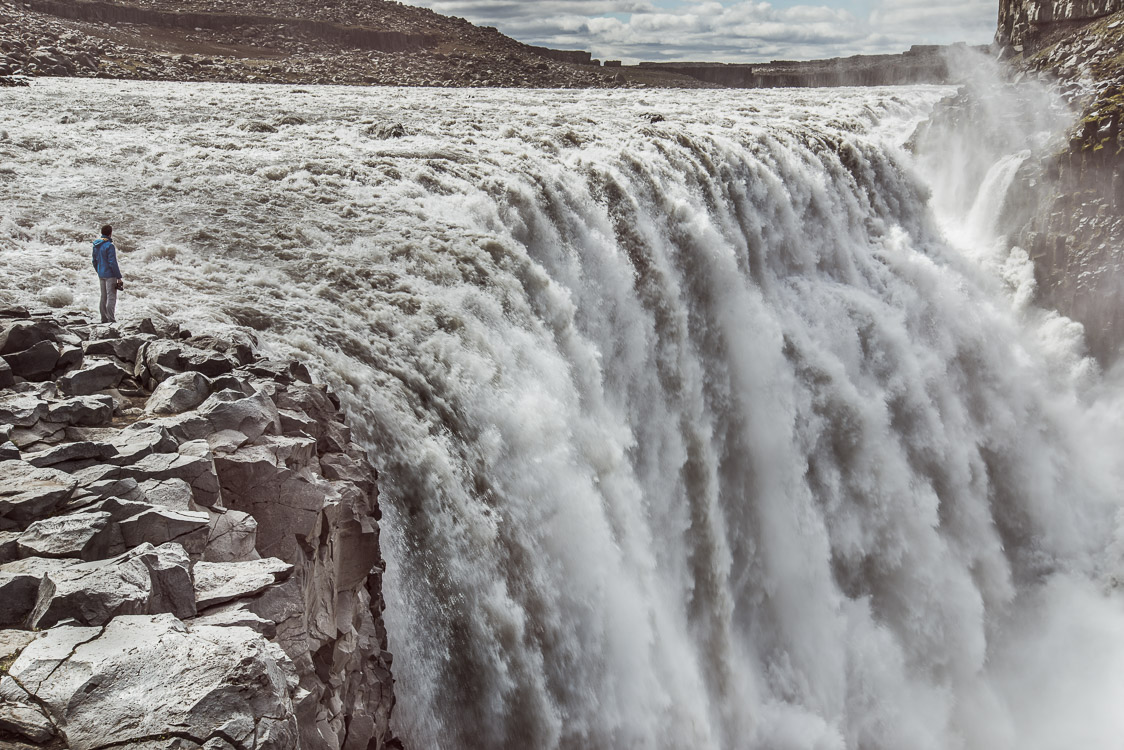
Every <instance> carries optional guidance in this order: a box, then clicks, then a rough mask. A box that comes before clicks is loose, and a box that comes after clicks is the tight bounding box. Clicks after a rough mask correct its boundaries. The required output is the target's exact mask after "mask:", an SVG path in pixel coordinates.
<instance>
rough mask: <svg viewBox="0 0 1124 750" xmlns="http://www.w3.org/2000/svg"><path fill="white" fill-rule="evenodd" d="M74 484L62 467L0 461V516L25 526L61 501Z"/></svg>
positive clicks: (41, 516) (65, 498) (46, 513)
mask: <svg viewBox="0 0 1124 750" xmlns="http://www.w3.org/2000/svg"><path fill="white" fill-rule="evenodd" d="M77 486H78V481H77V480H76V479H74V478H73V477H71V476H70V475H69V474H64V473H63V472H61V471H55V470H54V469H40V468H37V467H35V466H32V465H31V464H29V463H27V462H26V461H0V519H7V520H9V521H11V522H13V523H15V524H16V525H17V526H18V527H19V528H21V529H26V528H27V527H28V525H29V524H31V523H33V522H34V521H36V520H38V519H40V518H43V517H44V516H47V515H49V514H50V513H51V512H52V511H53V510H54V509H55V508H57V507H58V506H59V505H61V504H62V503H64V502H65V501H66V500H67V499H68V498H69V497H70V496H71V494H72V493H73V492H74V489H75V487H77Z"/></svg>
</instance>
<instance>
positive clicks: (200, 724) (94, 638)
mask: <svg viewBox="0 0 1124 750" xmlns="http://www.w3.org/2000/svg"><path fill="white" fill-rule="evenodd" d="M10 675H11V677H12V678H14V680H16V681H18V682H19V684H20V685H22V686H23V687H24V688H25V689H26V690H27V691H29V692H30V693H31V695H32V696H34V702H35V703H37V704H38V705H40V706H42V707H43V708H44V709H45V710H46V712H47V713H49V714H50V718H51V719H52V720H53V721H54V722H55V724H56V725H57V726H58V728H59V730H60V732H62V733H64V734H65V735H66V738H67V741H68V744H69V746H70V748H72V750H93V749H94V748H100V747H106V746H110V745H113V746H118V745H127V744H128V745H129V746H130V747H137V746H139V745H133V744H129V743H130V741H133V742H138V743H143V742H148V741H150V740H151V739H152V738H154V737H160V736H161V735H167V734H169V733H171V732H173V731H174V733H175V734H176V735H177V736H178V737H180V738H184V739H187V740H190V741H191V742H192V743H195V744H196V745H200V746H202V745H206V746H207V747H208V748H217V747H222V746H223V745H221V744H208V742H210V741H212V740H221V741H223V742H225V741H226V740H225V739H223V738H229V739H230V740H233V741H234V743H235V746H237V747H242V748H251V747H252V748H255V749H256V750H291V749H292V748H295V747H297V744H298V738H297V722H296V718H295V716H294V710H293V703H292V699H291V697H290V695H291V692H290V691H292V690H294V689H295V688H296V677H295V674H294V672H293V668H292V664H291V662H290V661H289V660H288V658H287V657H286V656H285V654H284V652H282V651H281V649H280V648H279V647H278V646H277V645H275V644H272V643H270V642H268V641H267V640H265V639H264V638H263V637H262V636H261V635H260V634H258V633H256V632H254V631H253V630H251V629H249V628H245V627H217V626H208V625H202V626H197V627H195V628H193V629H192V630H190V631H189V630H188V629H187V628H186V627H185V626H184V624H183V623H182V622H181V621H180V620H178V619H176V618H175V617H173V616H171V615H167V614H165V615H157V616H122V617H118V618H116V619H115V620H113V622H111V623H109V624H108V625H107V626H106V627H105V628H81V627H69V628H55V629H53V630H50V631H48V632H46V633H44V634H43V635H41V636H40V637H39V638H38V639H37V640H36V641H35V642H33V643H32V644H31V645H29V646H28V647H27V648H25V649H24V651H23V653H22V654H20V657H19V658H18V659H17V660H16V661H15V663H14V664H13V665H12V667H11V669H10ZM91 685H94V686H97V689H96V690H90V689H88V688H89V686H91ZM163 742H164V744H161V745H159V747H161V748H166V747H170V746H171V745H170V744H168V743H169V742H170V740H164V741H163Z"/></svg>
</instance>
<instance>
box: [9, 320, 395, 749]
mask: <svg viewBox="0 0 1124 750" xmlns="http://www.w3.org/2000/svg"><path fill="white" fill-rule="evenodd" d="M0 314H3V315H5V316H7V317H0V348H2V349H4V353H5V354H11V355H20V354H21V353H23V352H27V351H29V350H32V349H34V348H35V347H40V348H44V347H45V346H50V347H59V348H61V347H64V346H71V347H75V348H77V349H78V351H79V352H80V356H78V357H71V358H70V359H68V360H67V361H66V362H64V363H63V364H61V365H60V364H59V363H58V360H57V359H56V361H55V362H54V363H52V364H51V365H50V366H49V367H48V368H47V369H45V370H41V369H32V370H30V371H23V373H22V374H21V373H20V372H16V373H14V374H13V375H12V379H11V382H10V383H9V384H8V386H7V387H5V388H4V389H3V390H2V391H0V432H3V434H4V435H5V436H7V437H8V438H9V439H10V442H9V443H8V444H9V445H10V446H11V447H10V452H11V455H10V456H7V457H5V458H4V459H2V460H0V746H9V745H10V746H12V747H39V748H62V747H72V748H95V747H106V746H124V745H128V746H130V747H148V746H150V745H151V746H152V747H170V746H172V745H169V744H168V743H169V742H171V743H174V745H175V746H176V747H181V748H203V747H206V748H218V747H223V748H278V749H281V748H301V747H303V748H343V747H349V748H350V747H358V748H381V747H388V746H389V747H394V746H397V741H396V740H394V739H393V738H392V736H391V734H390V730H389V722H390V712H391V709H392V707H393V704H394V697H393V689H392V685H393V681H392V678H391V675H390V664H391V656H390V654H389V653H388V652H387V651H386V631H385V629H384V627H383V624H382V616H381V613H382V609H383V606H384V605H383V600H382V595H381V579H382V562H381V556H380V554H379V546H378V525H377V518H378V515H379V512H378V503H377V501H378V489H377V481H376V479H377V475H376V473H375V471H374V469H373V468H371V466H370V463H369V462H368V460H367V458H366V456H365V454H364V453H363V452H362V451H361V450H360V449H359V448H358V447H357V446H355V445H354V444H353V443H351V442H350V440H349V432H348V430H347V427H346V425H345V424H344V422H343V418H342V415H340V413H339V412H338V410H337V408H336V407H335V405H334V403H333V401H332V399H331V398H329V397H328V394H327V393H326V392H325V390H324V389H323V388H322V387H321V386H317V385H315V384H313V383H311V382H310V381H311V378H309V377H308V374H307V372H306V371H304V368H303V367H301V366H299V365H296V364H286V363H277V362H270V361H267V360H259V359H258V358H257V357H256V356H255V355H254V353H253V351H252V348H250V347H246V346H242V347H234V346H228V345H226V344H224V342H221V341H219V340H217V339H209V338H206V337H196V338H194V339H191V340H185V338H186V337H185V336H181V335H180V333H179V332H178V331H165V332H164V334H165V335H161V334H159V333H152V332H145V331H146V330H147V331H152V330H155V329H154V328H153V327H152V326H151V325H143V324H142V325H140V326H137V327H136V330H132V331H126V330H118V329H115V328H111V327H107V326H92V325H90V324H88V323H87V322H85V321H83V320H81V319H78V318H76V317H66V318H57V319H56V318H52V317H50V316H48V315H46V314H43V315H38V314H31V313H28V312H27V311H25V310H21V309H18V308H14V309H9V310H4V311H0ZM15 359H16V360H17V361H19V359H18V356H17V357H15ZM110 367H111V368H113V370H114V375H113V377H112V378H108V377H103V378H101V379H98V380H95V381H94V382H93V383H92V384H89V385H87V386H85V387H82V388H78V389H77V390H81V391H85V392H84V393H81V394H74V393H73V391H74V390H75V389H74V388H73V387H67V386H64V384H65V383H74V382H75V378H74V377H73V376H74V375H75V374H77V373H84V372H101V371H108V369H109V368H110ZM43 376H45V377H43ZM68 378H69V379H68ZM283 413H284V415H285V418H284V419H283V418H282V414H283ZM140 696H143V699H141V697H140ZM153 743H155V744H153Z"/></svg>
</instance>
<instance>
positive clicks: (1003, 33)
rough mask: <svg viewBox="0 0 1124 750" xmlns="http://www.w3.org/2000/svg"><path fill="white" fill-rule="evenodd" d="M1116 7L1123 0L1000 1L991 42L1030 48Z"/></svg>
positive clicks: (1119, 7)
mask: <svg viewBox="0 0 1124 750" xmlns="http://www.w3.org/2000/svg"><path fill="white" fill-rule="evenodd" d="M1118 10H1124V0H1000V2H999V25H998V28H997V29H996V32H995V41H996V42H997V43H998V44H999V45H1000V46H1003V47H1011V48H1012V49H1014V50H1015V51H1019V52H1021V51H1023V50H1024V49H1025V50H1028V51H1029V50H1033V49H1035V48H1037V47H1038V46H1039V45H1040V44H1041V43H1042V41H1043V40H1044V39H1046V38H1047V37H1048V36H1049V35H1051V34H1053V33H1055V32H1058V31H1064V30H1066V29H1070V28H1074V27H1076V26H1080V25H1081V24H1082V23H1084V22H1087V21H1091V20H1094V19H1097V18H1101V17H1103V16H1107V15H1109V14H1112V13H1115V12H1116V11H1118Z"/></svg>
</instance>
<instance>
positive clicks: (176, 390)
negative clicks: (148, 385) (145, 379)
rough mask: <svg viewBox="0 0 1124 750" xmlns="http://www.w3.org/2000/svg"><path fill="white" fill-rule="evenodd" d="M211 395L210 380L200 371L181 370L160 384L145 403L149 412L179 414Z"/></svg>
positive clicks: (145, 408)
mask: <svg viewBox="0 0 1124 750" xmlns="http://www.w3.org/2000/svg"><path fill="white" fill-rule="evenodd" d="M210 395H211V381H210V380H209V379H208V378H207V376H206V375H204V374H203V373H200V372H181V373H180V374H178V375H173V376H172V377H170V378H168V379H167V380H165V381H164V382H162V383H161V384H160V385H158V386H156V390H154V391H153V392H152V395H151V396H150V397H149V399H148V403H147V404H145V407H144V410H145V411H146V412H147V413H149V414H180V413H182V412H185V411H188V410H189V409H194V408H195V407H196V406H199V404H201V403H203V402H204V401H206V400H207V397H208V396H210Z"/></svg>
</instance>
